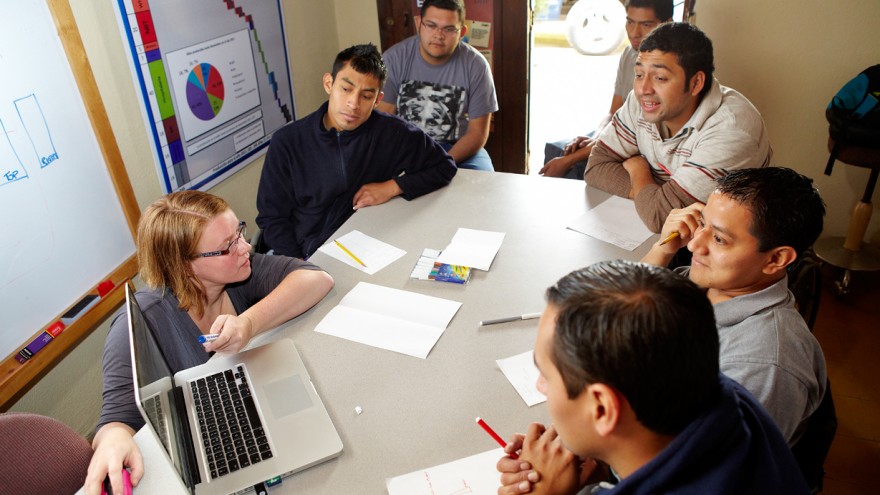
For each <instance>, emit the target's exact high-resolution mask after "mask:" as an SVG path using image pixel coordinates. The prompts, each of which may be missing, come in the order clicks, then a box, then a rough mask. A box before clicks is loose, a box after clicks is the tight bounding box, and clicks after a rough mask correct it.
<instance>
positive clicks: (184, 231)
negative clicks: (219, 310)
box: [137, 191, 229, 316]
mask: <svg viewBox="0 0 880 495" xmlns="http://www.w3.org/2000/svg"><path fill="white" fill-rule="evenodd" d="M228 209H229V204H228V203H227V202H226V201H225V200H224V199H223V198H220V197H217V196H214V195H213V194H208V193H205V192H201V191H180V192H173V193H171V194H168V195H166V196H163V197H161V198H159V199H157V200H156V201H154V202H153V204H151V205H150V206H148V207H147V209H146V210H145V211H144V213H143V215H141V220H140V223H139V224H138V240H137V244H138V250H137V251H138V254H137V257H138V265H139V269H140V274H141V278H142V279H143V280H144V282H145V283H146V284H147V286H149V287H150V288H153V289H157V288H163V289H164V288H168V289H171V291H172V292H173V293H174V295H175V296H177V300H178V301H179V302H180V304H179V307H180V309H182V310H184V311H189V310H190V309H191V308H195V311H196V313H197V314H198V315H199V316H201V315H203V314H204V303H205V287H204V285H202V282H201V281H200V280H199V279H198V278H196V276H195V274H194V273H193V270H192V265H191V263H192V260H193V257H194V256H195V255H196V254H197V252H196V246H197V245H198V243H199V239H201V237H202V232H204V230H205V226H206V225H208V223H209V222H210V221H211V220H213V219H214V218H215V217H216V216H217V215H219V214H221V213H223V212H225V211H226V210H228Z"/></svg>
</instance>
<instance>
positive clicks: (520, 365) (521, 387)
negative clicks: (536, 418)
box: [495, 351, 547, 407]
mask: <svg viewBox="0 0 880 495" xmlns="http://www.w3.org/2000/svg"><path fill="white" fill-rule="evenodd" d="M534 354H535V351H527V352H524V353H522V354H517V355H516V356H511V357H509V358H504V359H499V360H497V361H495V362H496V363H498V367H499V368H501V372H502V373H504V376H506V377H507V380H508V381H510V384H511V385H513V388H515V389H516V391H517V392H518V393H519V396H520V397H522V399H523V400H524V401H526V405H527V406H529V407H532V406H534V405H535V404H540V403H542V402H545V401H546V400H547V396H546V395H544V394H542V393H541V392H538V388H537V386H536V384H537V382H538V375H539V374H540V372H539V371H538V367H537V366H535V359H534V357H533V356H534Z"/></svg>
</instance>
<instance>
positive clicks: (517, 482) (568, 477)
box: [496, 423, 597, 495]
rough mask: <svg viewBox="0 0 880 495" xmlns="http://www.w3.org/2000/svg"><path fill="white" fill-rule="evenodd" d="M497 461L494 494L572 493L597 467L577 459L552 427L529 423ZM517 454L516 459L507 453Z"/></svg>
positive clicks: (589, 462) (584, 483) (579, 487)
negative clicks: (497, 484)
mask: <svg viewBox="0 0 880 495" xmlns="http://www.w3.org/2000/svg"><path fill="white" fill-rule="evenodd" d="M504 452H505V453H506V454H508V455H506V456H504V457H502V458H501V459H499V460H498V463H497V464H496V468H497V469H498V471H499V472H500V473H501V487H499V488H498V495H516V494H521V493H537V494H544V495H549V494H554V495H555V494H572V493H576V492H577V491H578V490H580V489H581V488H582V487H584V486H585V485H586V484H587V482H588V481H589V480H590V477H591V475H592V474H593V473H594V471H595V470H596V467H597V463H596V461H594V460H593V459H586V460H581V459H579V458H578V457H577V456H576V455H574V454H573V453H572V452H571V451H569V450H568V449H567V448H566V447H565V446H564V445H563V444H562V439H561V438H560V437H559V434H558V433H557V431H556V428H554V427H553V425H550V426H548V427H545V426H544V425H542V424H540V423H532V424H531V425H530V426H529V429H528V431H527V433H526V434H525V435H520V434H517V435H514V436H513V437H512V438H511V439H510V442H509V443H508V444H507V446H506V447H505V448H504ZM515 452H519V458H518V459H513V458H511V457H509V454H512V453H515Z"/></svg>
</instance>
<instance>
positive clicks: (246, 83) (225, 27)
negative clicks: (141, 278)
mask: <svg viewBox="0 0 880 495" xmlns="http://www.w3.org/2000/svg"><path fill="white" fill-rule="evenodd" d="M115 5H116V10H117V14H118V15H117V17H118V19H119V27H120V32H121V33H122V37H123V40H124V42H125V43H126V44H127V51H128V52H129V54H130V57H129V59H130V60H129V61H130V63H131V69H132V73H133V76H134V77H133V79H134V81H135V83H136V85H137V89H138V92H139V94H140V96H141V98H140V106H141V110H142V114H143V116H144V121H145V123H146V127H147V130H148V132H149V134H150V136H149V139H150V141H151V143H152V146H151V149H152V151H153V158H154V161H155V163H156V170H157V173H158V175H159V181H160V183H161V184H162V187H163V188H164V190H165V192H171V191H178V190H182V189H202V190H205V189H208V188H210V187H211V186H213V185H215V184H216V183H218V182H219V181H221V180H223V179H225V178H226V177H229V176H230V175H232V174H233V173H235V172H237V171H238V170H240V169H241V168H243V167H244V166H245V165H247V164H248V163H250V162H251V161H253V159H255V158H256V157H258V156H260V155H261V154H263V153H265V152H266V148H267V146H268V144H269V139H270V138H271V137H272V133H273V132H274V131H275V130H277V129H278V128H280V127H281V126H283V125H284V124H286V123H288V122H290V121H292V120H293V119H294V118H295V112H294V106H293V86H292V84H291V82H290V68H289V63H288V59H287V48H286V43H285V39H284V26H283V23H282V12H281V3H280V0H269V1H263V0H188V1H186V2H179V1H175V0H150V1H149V2H147V1H146V0H117V1H116V2H115Z"/></svg>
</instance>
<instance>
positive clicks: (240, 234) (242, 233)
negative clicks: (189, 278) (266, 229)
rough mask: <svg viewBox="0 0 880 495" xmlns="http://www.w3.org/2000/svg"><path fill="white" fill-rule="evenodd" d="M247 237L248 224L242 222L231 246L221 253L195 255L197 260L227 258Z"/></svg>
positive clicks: (212, 252) (210, 252)
mask: <svg viewBox="0 0 880 495" xmlns="http://www.w3.org/2000/svg"><path fill="white" fill-rule="evenodd" d="M246 235H247V222H245V221H244V220H242V221H241V222H238V230H237V231H236V232H235V237H234V238H233V239H232V240H231V241H229V244H228V245H227V246H226V248H225V249H221V250H220V251H209V252H207V253H199V254H197V255H195V257H196V258H211V257H213V256H226V255H227V254H229V253H231V252H232V250H233V249H235V248H236V247H237V246H238V241H240V240H241V239H242V238H243V237H244V236H246Z"/></svg>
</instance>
